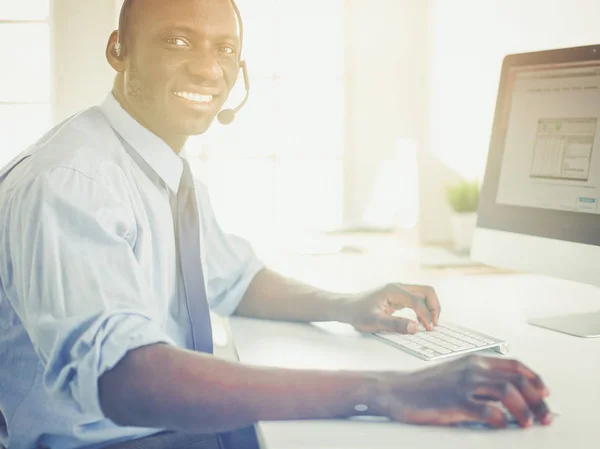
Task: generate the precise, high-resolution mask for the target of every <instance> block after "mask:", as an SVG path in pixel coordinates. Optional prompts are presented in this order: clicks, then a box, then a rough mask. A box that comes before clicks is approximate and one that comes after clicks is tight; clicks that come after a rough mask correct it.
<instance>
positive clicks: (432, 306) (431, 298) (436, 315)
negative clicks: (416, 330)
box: [425, 287, 442, 326]
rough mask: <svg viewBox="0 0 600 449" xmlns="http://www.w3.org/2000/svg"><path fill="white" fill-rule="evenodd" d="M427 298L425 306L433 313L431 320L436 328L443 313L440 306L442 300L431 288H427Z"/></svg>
mask: <svg viewBox="0 0 600 449" xmlns="http://www.w3.org/2000/svg"><path fill="white" fill-rule="evenodd" d="M425 291H426V296H425V305H426V306H427V308H428V309H429V311H430V312H431V318H432V320H433V324H434V325H435V326H437V325H438V321H439V319H440V313H441V311H442V307H441V306H440V300H439V299H438V297H437V294H436V292H435V290H434V289H433V288H431V287H425Z"/></svg>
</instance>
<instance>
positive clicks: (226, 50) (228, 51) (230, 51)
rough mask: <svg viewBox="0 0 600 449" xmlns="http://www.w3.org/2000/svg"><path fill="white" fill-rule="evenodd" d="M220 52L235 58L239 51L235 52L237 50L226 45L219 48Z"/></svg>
mask: <svg viewBox="0 0 600 449" xmlns="http://www.w3.org/2000/svg"><path fill="white" fill-rule="evenodd" d="M219 51H220V52H222V53H225V54H226V55H232V56H234V55H235V54H236V53H237V51H236V50H235V48H233V47H230V46H228V45H224V46H222V47H219Z"/></svg>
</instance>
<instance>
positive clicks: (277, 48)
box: [0, 0, 600, 254]
mask: <svg viewBox="0 0 600 449" xmlns="http://www.w3.org/2000/svg"><path fill="white" fill-rule="evenodd" d="M121 3H122V1H121V0H19V1H15V0H0V64H1V65H2V70H0V165H5V164H6V163H7V162H9V161H10V159H12V158H13V157H14V156H16V155H17V154H18V153H19V152H21V151H22V150H24V149H25V148H26V147H27V146H28V145H29V144H31V143H33V142H34V141H35V140H37V138H39V137H40V136H41V135H42V134H43V132H44V131H45V130H47V129H48V128H50V127H51V126H52V125H53V124H56V123H57V122H59V121H61V120H62V119H64V118H66V117H68V116H70V115H72V114H74V113H76V112H77V111H79V110H81V109H83V108H86V107H88V106H90V105H92V104H95V103H98V102H100V101H102V99H103V98H104V96H105V95H106V94H107V93H108V92H109V90H110V89H111V84H112V77H113V73H112V69H111V68H110V67H109V65H108V63H107V62H106V60H105V57H104V52H105V46H106V42H107V39H108V36H109V34H110V32H111V31H112V30H113V29H115V28H116V24H117V18H118V14H119V10H120V7H121ZM238 3H239V7H240V9H241V11H242V14H243V17H244V23H245V29H246V41H245V59H246V60H247V63H248V68H249V73H250V77H251V83H252V92H251V96H250V100H249V102H248V104H247V106H246V107H245V109H243V110H242V111H241V112H240V114H238V118H237V119H236V121H235V122H234V124H232V125H230V126H229V127H223V126H221V125H219V124H216V123H215V125H214V126H213V127H212V128H211V130H210V131H209V132H208V133H206V134H205V135H202V136H198V137H194V138H193V139H191V140H190V142H189V145H188V151H189V156H190V158H191V159H192V160H193V162H194V164H193V165H194V169H195V170H196V171H197V174H198V176H199V177H201V178H202V179H203V180H204V181H205V182H206V183H207V184H208V186H209V189H210V191H211V195H212V200H213V204H214V207H215V210H216V213H217V217H218V219H219V220H220V222H221V223H222V226H223V228H225V230H226V231H229V232H233V233H236V234H240V235H243V236H245V237H247V238H249V239H250V240H251V241H252V243H253V244H254V246H255V247H256V249H257V250H258V251H259V252H260V253H263V254H271V253H273V252H276V251H281V250H282V249H283V250H285V251H292V252H313V253H327V252H328V251H330V250H331V251H336V250H338V249H345V250H350V251H352V250H357V251H360V250H361V248H360V246H359V247H357V248H356V247H352V246H350V247H349V246H348V245H347V244H345V243H344V241H343V240H339V239H338V240H335V239H334V240H331V239H329V240H327V239H326V237H327V236H330V237H332V238H335V237H339V236H342V235H348V234H369V235H383V236H386V237H385V238H386V239H387V240H386V241H391V240H392V239H393V241H401V242H403V244H406V245H407V247H410V245H418V244H428V245H440V246H442V247H443V246H444V245H448V242H451V241H452V239H453V234H452V226H451V219H452V212H453V207H454V206H453V203H452V201H449V199H448V188H449V187H450V186H453V185H456V183H458V182H459V181H461V180H467V181H473V180H478V179H482V177H483V173H484V170H485V161H486V156H487V151H488V140H489V136H490V132H491V127H492V121H493V115H494V107H495V101H496V94H497V89H498V82H499V77H500V69H501V64H502V60H503V57H504V56H505V55H506V54H510V53H517V52H526V51H533V50H540V49H550V48H558V47H567V46H576V45H586V44H598V43H600V27H599V26H598V17H600V2H598V1H597V0H527V1H523V0H302V1H297V0H238ZM242 87H243V84H242V83H238V86H237V87H236V89H235V90H234V92H233V93H232V97H231V104H237V102H238V100H239V99H240V98H241V96H242V95H243V91H242V89H241V88H242ZM475 208H476V205H475ZM331 242H334V243H333V244H332V243H331Z"/></svg>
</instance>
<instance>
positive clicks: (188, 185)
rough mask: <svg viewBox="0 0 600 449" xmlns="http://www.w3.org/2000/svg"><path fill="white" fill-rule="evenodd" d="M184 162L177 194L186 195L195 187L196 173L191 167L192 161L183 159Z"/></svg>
mask: <svg viewBox="0 0 600 449" xmlns="http://www.w3.org/2000/svg"><path fill="white" fill-rule="evenodd" d="M181 161H182V162H183V171H182V172H181V179H180V180H179V189H178V190H177V196H181V195H185V194H186V193H187V192H188V190H190V189H192V188H194V175H193V174H192V169H191V168H190V163H189V162H188V161H187V160H185V159H181Z"/></svg>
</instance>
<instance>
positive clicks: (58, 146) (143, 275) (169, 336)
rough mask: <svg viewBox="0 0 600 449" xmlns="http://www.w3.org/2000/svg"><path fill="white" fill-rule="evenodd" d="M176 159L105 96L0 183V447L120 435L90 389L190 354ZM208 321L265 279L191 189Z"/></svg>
mask: <svg viewBox="0 0 600 449" xmlns="http://www.w3.org/2000/svg"><path fill="white" fill-rule="evenodd" d="M181 173H182V160H181V159H180V158H179V156H178V155H177V154H175V153H174V152H173V151H172V150H171V148H170V147H168V146H167V144H166V143H164V142H163V141H162V140H161V139H159V138H158V137H157V136H155V135H154V134H152V133H151V132H150V131H148V130H147V129H146V128H144V127H143V126H141V125H140V124H139V123H138V122H137V121H136V120H135V119H134V118H133V117H132V116H130V115H129V114H128V113H127V112H126V111H125V110H124V109H122V108H121V106H120V105H119V103H118V102H117V101H116V100H115V98H114V97H113V95H112V94H109V95H108V97H107V98H106V100H105V101H104V103H103V104H102V105H101V106H95V107H92V108H90V109H87V110H85V111H83V112H81V113H79V114H77V115H75V116H73V117H71V118H70V119H68V120H66V121H64V122H63V123H61V124H59V125H58V126H56V127H55V128H54V129H52V130H51V131H50V132H48V133H47V134H46V135H45V136H44V137H42V139H41V140H40V141H38V142H37V143H36V144H34V145H33V146H32V147H30V148H29V149H28V150H26V151H25V152H24V153H22V154H21V155H19V156H18V157H17V158H16V159H14V160H13V161H12V162H11V163H10V164H9V166H8V167H6V168H4V169H3V170H2V171H0V411H1V412H2V414H3V415H4V416H5V419H6V421H7V424H8V429H1V428H0V445H1V446H5V447H10V449H30V448H36V447H47V448H60V449H71V448H90V449H91V448H97V447H102V446H105V445H106V444H107V443H109V444H110V443H114V442H117V441H123V440H130V439H134V438H139V437H143V436H147V435H149V434H153V433H156V432H157V431H158V430H161V429H140V428H124V427H118V426H116V425H115V424H113V423H112V422H111V421H110V420H108V419H106V418H105V417H104V415H103V413H102V410H101V407H100V402H99V396H98V380H99V378H100V376H102V374H104V373H105V372H106V371H108V370H110V369H111V368H113V367H114V366H115V365H116V364H117V363H118V362H119V361H120V360H121V359H122V358H123V357H124V356H125V354H126V353H127V352H128V351H130V350H133V349H135V348H139V347H142V346H146V345H150V344H155V343H159V342H162V343H167V344H171V345H174V346H177V347H181V348H186V349H190V348H191V347H192V341H191V333H192V332H191V324H190V317H189V315H188V309H187V307H186V304H185V300H184V299H182V297H183V296H184V295H183V293H182V292H183V288H184V287H183V285H182V279H181V274H180V270H179V266H178V257H177V249H176V236H175V225H174V218H173V211H174V210H176V209H175V208H176V207H177V206H176V204H175V199H176V195H177V189H178V186H179V181H180V177H181ZM195 187H196V197H197V202H198V210H199V213H200V228H201V229H200V234H201V236H200V238H201V262H202V269H203V272H204V278H205V284H206V290H207V295H208V300H209V303H210V307H211V309H212V310H213V311H214V312H216V313H218V314H221V315H229V314H231V313H233V312H234V311H235V309H236V307H237V306H238V304H239V302H240V300H241V298H242V296H243V294H244V293H245V291H246V290H247V288H248V286H249V284H250V282H251V281H252V279H253V278H254V276H255V275H256V274H257V273H258V271H260V270H261V269H262V268H263V265H262V264H261V262H260V261H259V260H258V259H257V257H256V255H255V254H254V252H253V251H252V249H251V247H250V246H249V245H248V244H247V243H246V242H245V241H244V240H242V239H240V238H237V237H234V236H230V235H226V234H224V233H223V231H222V230H221V229H220V227H219V225H218V223H217V221H216V219H215V216H214V214H213V210H212V208H211V205H210V202H209V198H208V194H207V190H206V187H205V186H204V185H202V184H201V183H199V182H197V181H196V183H195Z"/></svg>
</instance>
